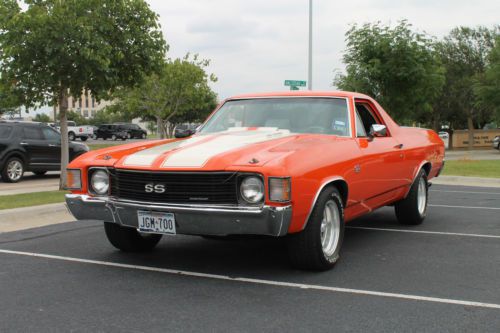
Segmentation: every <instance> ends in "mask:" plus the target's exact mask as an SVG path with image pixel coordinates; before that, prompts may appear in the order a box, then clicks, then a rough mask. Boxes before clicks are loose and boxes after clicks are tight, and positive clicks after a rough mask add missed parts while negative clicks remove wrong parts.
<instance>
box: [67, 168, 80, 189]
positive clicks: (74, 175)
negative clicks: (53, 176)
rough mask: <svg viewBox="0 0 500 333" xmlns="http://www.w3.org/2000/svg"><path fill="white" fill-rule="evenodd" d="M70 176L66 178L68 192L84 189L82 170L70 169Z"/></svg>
mask: <svg viewBox="0 0 500 333" xmlns="http://www.w3.org/2000/svg"><path fill="white" fill-rule="evenodd" d="M67 171H68V176H67V178H66V186H65V188H66V189H67V190H79V189H81V188H82V173H81V171H80V169H68V170H67Z"/></svg>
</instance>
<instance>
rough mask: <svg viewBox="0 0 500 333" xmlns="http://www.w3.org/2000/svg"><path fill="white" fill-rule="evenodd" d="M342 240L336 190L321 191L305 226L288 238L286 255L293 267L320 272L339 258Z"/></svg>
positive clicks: (339, 208) (338, 194)
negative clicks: (287, 254)
mask: <svg viewBox="0 0 500 333" xmlns="http://www.w3.org/2000/svg"><path fill="white" fill-rule="evenodd" d="M343 239H344V206H343V204H342V199H341V197H340V193H339V191H338V190H337V188H335V187H333V186H331V187H327V188H326V189H324V190H323V191H322V192H321V194H320V196H319V197H318V200H317V201H316V204H315V205H314V208H313V211H312V213H311V216H310V217H309V220H308V222H307V226H306V228H305V229H304V230H302V231H301V232H299V233H297V234H291V235H289V236H288V253H289V256H290V261H291V263H292V265H293V266H295V267H297V268H300V269H309V270H319V271H324V270H327V269H330V268H332V267H333V266H334V265H335V263H336V262H337V261H338V259H339V255H340V248H341V247H342V241H343Z"/></svg>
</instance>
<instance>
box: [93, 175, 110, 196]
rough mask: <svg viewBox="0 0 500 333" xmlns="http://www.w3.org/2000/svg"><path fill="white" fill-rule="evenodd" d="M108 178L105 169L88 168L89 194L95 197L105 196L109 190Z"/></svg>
mask: <svg viewBox="0 0 500 333" xmlns="http://www.w3.org/2000/svg"><path fill="white" fill-rule="evenodd" d="M109 178H110V177H109V172H108V170H107V169H106V168H90V169H89V172H88V179H89V181H88V184H89V193H91V194H93V195H97V196H107V195H108V194H109V188H110V180H109ZM98 182H100V183H98ZM97 184H101V185H97Z"/></svg>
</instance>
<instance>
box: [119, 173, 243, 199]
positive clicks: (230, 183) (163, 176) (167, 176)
mask: <svg viewBox="0 0 500 333" xmlns="http://www.w3.org/2000/svg"><path fill="white" fill-rule="evenodd" d="M110 182H111V193H110V194H111V196H113V197H116V198H119V199H128V200H136V201H144V202H156V203H175V204H190V203H206V204H231V205H232V204H237V203H238V195H237V174H236V173H234V172H154V171H147V172H141V171H132V170H119V169H117V170H110ZM148 184H153V185H157V184H159V185H163V186H164V188H165V192H163V193H154V192H152V193H147V192H146V191H145V187H146V185H148Z"/></svg>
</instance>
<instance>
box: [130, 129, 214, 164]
mask: <svg viewBox="0 0 500 333" xmlns="http://www.w3.org/2000/svg"><path fill="white" fill-rule="evenodd" d="M203 139H206V138H204V137H202V136H196V137H192V138H189V139H186V140H180V141H175V142H170V143H166V144H164V145H158V146H155V147H152V148H149V149H144V150H140V151H138V152H136V153H134V154H131V155H129V156H127V157H126V158H125V160H124V161H123V165H128V166H151V165H152V164H153V162H154V161H155V160H156V159H157V158H158V157H159V156H161V155H163V154H165V153H166V152H168V151H170V150H172V149H175V148H180V147H184V146H187V145H188V144H192V143H195V142H198V141H200V140H203Z"/></svg>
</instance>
